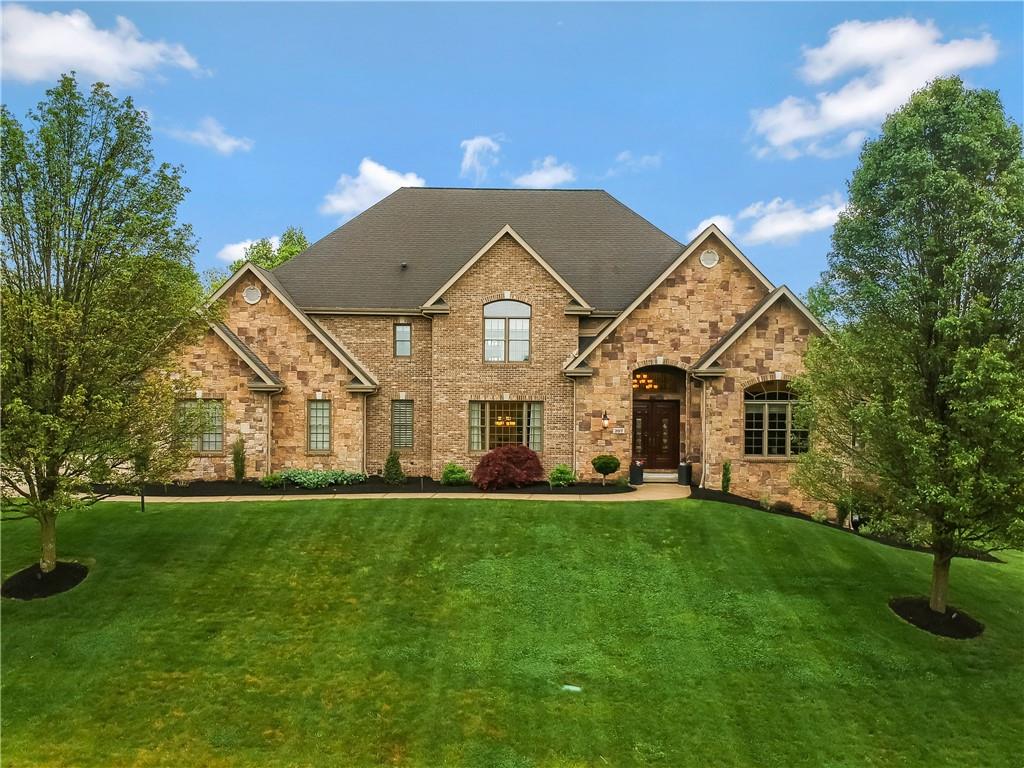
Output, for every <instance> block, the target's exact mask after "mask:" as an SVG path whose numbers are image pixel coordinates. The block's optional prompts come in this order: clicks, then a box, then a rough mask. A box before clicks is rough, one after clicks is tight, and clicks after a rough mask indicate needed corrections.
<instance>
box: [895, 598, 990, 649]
mask: <svg viewBox="0 0 1024 768" xmlns="http://www.w3.org/2000/svg"><path fill="white" fill-rule="evenodd" d="M889 607H890V608H892V611H893V613H895V614H896V615H897V616H899V617H900V618H901V619H903V620H904V621H906V622H908V623H910V624H913V625H914V626H915V627H917V628H918V629H923V630H924V631H925V632H931V633H932V634H933V635H941V636H942V637H952V638H953V639H954V640H970V639H971V638H972V637H977V636H978V635H980V634H981V633H982V632H984V631H985V625H984V624H982V623H981V622H980V621H977V620H976V619H972V618H971V617H970V616H968V615H967V614H966V613H964V612H963V611H961V610H960V609H959V608H957V607H955V606H952V605H947V606H946V612H945V613H936V612H935V611H933V610H932V609H931V608H929V607H928V598H926V597H894V598H893V599H892V600H890V601H889Z"/></svg>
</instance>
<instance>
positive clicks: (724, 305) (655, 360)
mask: <svg viewBox="0 0 1024 768" xmlns="http://www.w3.org/2000/svg"><path fill="white" fill-rule="evenodd" d="M707 248H714V249H715V250H716V251H717V252H718V254H719V256H720V260H719V263H718V265H717V266H715V267H712V268H710V269H709V268H707V267H704V266H702V265H701V263H700V261H699V259H698V257H697V256H698V254H696V253H695V254H693V255H691V256H690V257H689V258H688V259H687V260H686V261H685V262H683V264H681V265H680V266H679V268H678V269H677V270H676V271H675V273H673V274H672V275H670V276H669V277H668V278H667V279H666V280H665V281H664V282H663V283H662V284H661V285H659V286H658V287H657V288H656V289H655V290H654V292H653V293H651V295H650V296H649V297H648V298H647V299H646V300H645V301H644V302H643V303H642V304H641V305H640V306H639V307H637V308H636V309H635V310H634V311H633V312H632V313H631V314H630V315H629V316H628V317H627V318H626V319H625V320H624V321H623V322H622V324H621V325H620V326H619V327H618V328H616V329H615V331H614V332H613V333H612V334H611V335H610V336H609V337H608V338H607V339H606V340H605V341H604V342H603V343H602V344H601V345H600V347H598V349H596V350H595V351H594V352H593V353H592V354H591V355H590V357H589V359H588V361H587V362H588V364H589V365H590V367H591V368H593V369H594V375H593V376H592V377H590V378H584V379H580V381H579V384H578V385H577V395H576V402H577V406H576V415H577V423H576V429H577V448H576V466H577V470H578V471H580V472H582V473H584V474H585V475H587V476H590V475H592V474H593V470H592V468H591V466H590V460H591V458H593V457H594V456H596V455H597V454H599V453H611V454H614V455H615V456H617V457H618V458H619V459H620V460H621V461H622V471H623V472H625V471H626V469H627V467H628V463H629V460H630V457H631V454H632V439H633V437H632V424H631V420H632V419H631V415H632V410H633V392H632V387H631V381H632V373H633V371H634V370H635V369H636V368H640V367H643V366H646V365H654V364H659V360H660V364H664V365H674V366H678V367H680V368H683V367H688V366H689V365H690V364H691V363H693V362H694V361H696V359H697V358H698V357H700V356H701V355H702V354H703V353H704V352H705V351H706V350H707V349H708V348H709V347H710V346H711V345H712V344H714V343H715V342H716V341H718V339H719V338H721V336H722V335H723V334H724V333H726V332H727V331H728V330H729V329H731V328H732V327H733V326H734V325H735V323H736V320H737V319H738V318H739V317H740V316H741V315H743V314H745V313H746V312H747V311H748V310H749V309H750V308H751V307H752V306H754V305H755V304H756V303H757V302H758V301H760V300H761V299H762V298H764V297H765V296H766V295H767V293H768V290H767V289H766V288H765V287H764V284H763V283H761V281H759V280H758V279H757V278H756V277H755V276H754V275H753V274H752V273H751V272H750V270H749V269H748V268H747V267H746V266H745V265H744V264H743V263H742V262H741V261H740V260H739V259H737V258H736V257H735V256H733V255H732V254H731V253H730V252H729V251H728V250H727V249H726V247H725V245H724V244H723V243H721V242H720V241H719V240H718V239H717V238H716V237H714V236H711V237H710V238H709V239H708V241H707V243H706V245H704V246H702V247H701V248H699V249H698V251H703V250H706V249H707ZM699 391H700V390H699V388H693V387H691V392H690V395H691V396H690V398H689V401H690V407H689V411H688V413H689V418H687V410H686V405H685V403H686V400H685V399H684V401H683V404H682V406H681V409H680V410H681V416H680V422H681V423H680V429H679V439H680V451H681V453H682V454H684V455H687V456H690V457H692V458H693V459H694V460H698V459H699V454H697V453H695V451H699V447H700V446H699V441H696V440H694V438H695V437H696V436H697V435H699V430H700V400H699ZM695 393H696V395H697V396H695ZM605 411H607V412H608V417H609V420H610V422H611V423H610V424H609V426H608V429H602V424H601V416H602V414H603V413H604V412H605ZM687 422H689V423H687ZM615 427H624V428H625V432H624V433H623V434H615V433H614V432H613V430H614V428H615ZM687 435H689V438H690V439H689V444H688V445H687V444H686V441H687Z"/></svg>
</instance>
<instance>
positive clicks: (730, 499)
mask: <svg viewBox="0 0 1024 768" xmlns="http://www.w3.org/2000/svg"><path fill="white" fill-rule="evenodd" d="M690 498H691V499H704V500H706V501H721V502H724V503H725V504H736V505H737V506H740V507H747V508H748V509H756V510H759V511H761V512H770V513H771V514H773V515H782V516H783V517H796V518H799V519H800V520H806V521H807V522H809V523H816V524H818V525H827V526H828V527H829V528H834V529H835V530H837V531H843V532H845V533H852V534H853V535H854V536H860V537H861V538H864V539H871V541H877V542H878V543H879V544H885V545H886V546H888V547H896V548H897V549H909V550H911V551H913V552H927V553H929V554H931V553H932V550H931V549H930V548H929V547H924V546H921V545H920V544H911V543H910V542H907V541H903V540H902V539H897V538H894V537H892V536H882V535H880V534H877V533H866V532H865V533H861V532H859V531H854V530H852V529H850V528H844V527H843V526H841V525H836V523H835V522H833V521H831V520H815V519H814V518H813V517H810V516H809V515H805V514H803V513H801V512H797V511H796V510H794V511H792V512H790V511H788V510H783V509H765V508H764V507H762V506H761V502H759V501H755V500H754V499H748V498H747V497H745V496H737V495H735V494H732V493H725V492H723V491H716V490H713V489H711V488H696V487H694V488H691V489H690ZM956 557H964V558H967V559H968V560H981V561H983V562H986V563H1002V562H1004V561H1003V560H1000V559H999V558H998V557H996V556H995V555H993V554H992V553H991V552H980V551H978V550H973V549H968V550H963V551H961V552H957V554H956Z"/></svg>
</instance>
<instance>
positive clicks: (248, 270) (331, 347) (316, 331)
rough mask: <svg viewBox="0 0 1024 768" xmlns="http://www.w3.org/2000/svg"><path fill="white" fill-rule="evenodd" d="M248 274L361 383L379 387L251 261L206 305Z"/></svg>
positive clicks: (345, 350) (358, 364) (340, 345)
mask: <svg viewBox="0 0 1024 768" xmlns="http://www.w3.org/2000/svg"><path fill="white" fill-rule="evenodd" d="M246 274H250V275H252V276H253V277H255V278H256V279H257V280H259V281H260V283H261V284H263V285H264V286H266V288H267V290H268V291H270V292H271V293H272V294H274V296H276V297H277V299H278V301H280V302H281V303H282V304H284V305H285V306H286V307H287V308H288V310H289V311H290V312H291V313H292V314H293V315H295V317H296V319H297V320H298V321H299V322H300V323H302V325H303V326H304V327H305V328H306V330H307V331H309V332H310V333H312V334H313V335H314V336H315V337H316V338H317V339H319V341H320V342H321V343H322V344H323V345H324V346H325V347H327V349H328V351H329V352H330V353H331V354H333V355H334V356H335V357H336V358H338V360H340V361H341V363H342V364H343V365H344V366H345V367H346V368H348V369H349V371H351V372H352V375H353V376H355V377H356V378H357V379H358V380H359V383H360V384H362V385H364V386H369V387H377V386H378V383H377V379H375V378H374V377H373V375H372V374H370V372H369V371H368V370H366V368H365V367H364V366H363V365H362V363H360V362H359V361H358V360H357V359H356V358H355V357H354V356H353V355H352V353H351V352H349V351H348V350H347V349H345V346H344V345H343V344H342V343H341V342H339V341H338V340H337V339H334V338H333V337H331V336H328V335H327V333H326V332H325V331H324V330H323V329H322V328H321V327H320V326H319V325H317V324H316V323H314V322H313V321H312V320H310V319H309V318H308V317H307V316H306V313H305V312H303V311H302V310H301V309H299V308H298V307H296V306H295V305H294V304H293V303H292V301H291V299H289V298H288V297H287V296H286V295H284V294H283V293H281V291H279V290H278V289H277V288H275V287H274V284H273V283H272V282H271V281H270V280H267V279H266V278H265V277H263V276H262V275H261V274H260V273H259V272H258V271H257V270H256V268H255V267H254V266H253V265H252V264H250V263H249V262H246V263H245V264H244V265H242V267H241V269H239V270H238V271H237V272H235V274H233V275H232V276H231V277H229V278H228V280H227V282H226V283H224V285H222V286H221V287H220V288H218V289H217V291H216V292H215V293H214V294H213V296H211V297H210V298H209V299H208V300H207V302H206V306H207V307H209V306H210V305H211V304H213V303H214V302H215V301H217V300H219V299H220V298H221V297H223V296H224V294H225V293H227V292H228V290H230V289H231V288H232V287H233V286H234V285H235V283H237V282H238V281H239V280H240V279H241V278H242V276H243V275H246Z"/></svg>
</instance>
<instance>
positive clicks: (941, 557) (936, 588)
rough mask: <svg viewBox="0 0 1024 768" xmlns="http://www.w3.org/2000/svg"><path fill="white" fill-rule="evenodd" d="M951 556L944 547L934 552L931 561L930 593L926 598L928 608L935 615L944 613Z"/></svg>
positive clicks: (947, 594)
mask: <svg viewBox="0 0 1024 768" xmlns="http://www.w3.org/2000/svg"><path fill="white" fill-rule="evenodd" d="M952 561H953V555H952V554H951V553H950V552H948V551H947V550H946V549H945V548H944V547H938V548H936V550H935V559H934V560H933V561H932V591H931V594H930V596H929V598H928V607H929V608H931V609H932V610H933V611H935V612H936V613H945V612H946V600H947V598H948V597H949V565H950V563H951V562H952Z"/></svg>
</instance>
